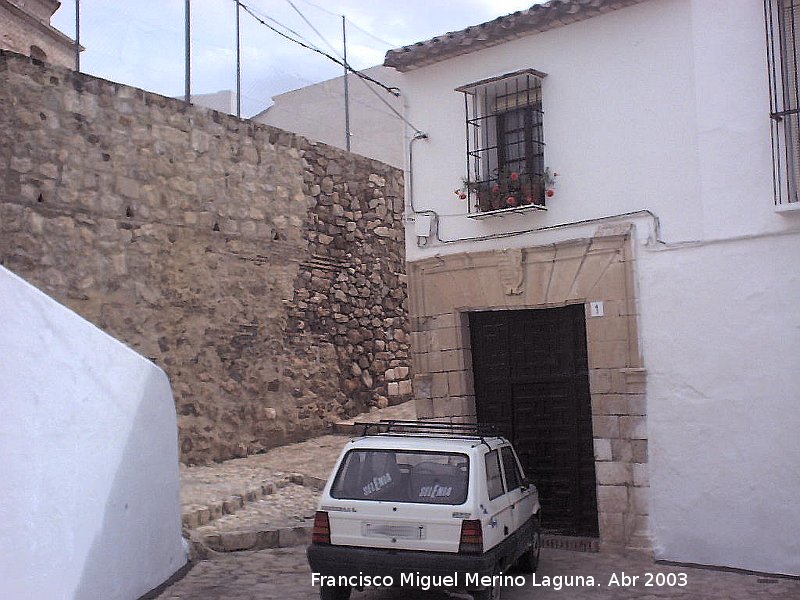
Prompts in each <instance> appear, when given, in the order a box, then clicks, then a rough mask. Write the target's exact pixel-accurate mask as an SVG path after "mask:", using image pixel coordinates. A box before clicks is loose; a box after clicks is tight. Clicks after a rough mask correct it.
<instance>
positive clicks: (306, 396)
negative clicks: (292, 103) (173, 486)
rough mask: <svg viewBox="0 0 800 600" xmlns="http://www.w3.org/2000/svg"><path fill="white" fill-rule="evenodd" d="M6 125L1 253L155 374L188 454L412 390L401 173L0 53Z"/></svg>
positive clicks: (310, 428) (207, 457)
mask: <svg viewBox="0 0 800 600" xmlns="http://www.w3.org/2000/svg"><path fill="white" fill-rule="evenodd" d="M0 137H2V140H3V143H2V144H1V145H0V264H3V265H5V266H6V267H7V268H9V269H11V270H13V271H15V272H17V273H18V274H20V275H22V276H23V277H25V278H26V279H28V280H29V281H31V282H32V283H34V284H35V285H37V286H38V287H40V288H41V289H42V290H44V291H45V292H47V293H48V294H50V295H52V296H53V297H55V298H56V299H58V300H59V301H60V302H63V303H64V304H66V305H68V306H69V307H70V308H72V309H73V310H75V311H76V312H78V313H79V314H81V315H82V316H84V317H85V318H87V319H89V320H91V321H92V322H94V323H96V324H97V325H98V326H99V327H101V328H102V329H104V330H106V331H108V332H109V333H110V334H112V335H114V336H115V337H117V338H119V339H121V340H123V341H125V342H126V343H128V344H130V345H131V346H132V347H134V348H135V349H136V350H138V351H139V352H141V353H142V354H144V355H145V356H148V357H150V358H151V359H152V360H154V361H155V362H156V363H157V364H159V365H160V366H162V367H163V368H164V369H165V370H166V371H167V373H168V374H169V376H170V378H171V380H172V384H173V390H174V393H175V402H176V406H177V411H178V415H179V425H180V443H181V453H182V460H183V461H185V462H188V463H198V462H208V461H211V460H223V459H226V458H231V457H236V456H243V455H246V454H252V453H255V452H259V451H261V450H263V449H265V448H269V447H272V446H275V445H278V444H281V443H285V442H288V441H295V440H299V439H303V438H306V437H309V436H310V435H312V434H314V433H318V432H320V431H322V430H323V429H324V428H325V427H326V425H327V424H328V423H330V422H331V421H332V420H334V419H337V418H339V417H341V416H343V415H353V414H356V413H357V412H360V411H363V410H365V409H366V408H367V407H369V406H371V405H378V406H385V405H386V404H388V403H389V401H390V400H391V401H392V403H395V401H396V400H397V401H399V400H402V399H406V398H409V397H410V396H411V383H410V373H409V368H410V360H409V346H408V332H409V324H408V318H407V301H406V276H405V271H404V248H403V237H404V234H403V222H402V216H403V188H402V172H401V171H399V170H397V169H394V168H392V167H390V166H388V165H385V164H382V163H379V162H376V161H373V160H369V159H366V158H364V157H361V156H357V155H354V154H349V153H347V152H344V151H341V150H338V149H335V148H332V147H329V146H326V145H323V144H319V143H314V142H310V141H308V140H306V139H304V138H302V137H300V136H298V135H295V134H292V133H288V132H285V131H282V130H279V129H275V128H272V127H269V126H262V125H256V124H254V123H252V122H250V121H246V120H239V119H237V118H235V117H233V116H230V115H224V114H221V113H218V112H215V111H209V110H205V109H202V108H197V107H192V106H189V107H187V106H185V105H184V104H183V103H182V102H181V101H179V100H173V99H169V98H165V97H162V96H159V95H156V94H152V93H148V92H144V91H142V90H139V89H135V88H131V87H127V86H123V85H120V84H116V83H112V82H109V81H105V80H102V79H98V78H94V77H90V76H87V75H84V74H80V73H75V72H72V71H70V70H67V69H64V68H60V67H55V66H52V65H47V64H44V63H42V62H40V61H37V60H35V59H30V58H28V57H24V56H21V55H18V54H14V53H11V52H6V51H2V52H0ZM76 343H80V340H76ZM64 401H65V402H75V401H77V399H74V398H65V399H64ZM109 410H113V407H109Z"/></svg>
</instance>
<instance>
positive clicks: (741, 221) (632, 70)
mask: <svg viewBox="0 0 800 600" xmlns="http://www.w3.org/2000/svg"><path fill="white" fill-rule="evenodd" d="M523 68H534V69H538V70H541V71H544V72H546V73H548V77H547V78H546V79H545V81H544V84H543V103H544V111H545V117H544V131H545V141H546V142H547V147H546V150H545V162H546V164H547V165H548V166H550V168H551V169H553V170H555V171H557V172H559V173H561V177H559V179H558V184H557V193H556V196H555V198H553V199H550V200H548V208H549V210H548V212H547V213H527V214H523V215H515V216H506V217H503V218H502V219H489V220H485V221H479V222H475V221H472V220H469V219H466V218H465V217H464V213H465V212H466V207H465V206H464V205H463V203H461V202H460V201H459V200H458V199H457V198H456V197H455V195H454V194H453V189H454V188H457V187H459V185H460V181H461V178H462V177H463V176H464V174H465V156H464V155H465V142H464V139H463V131H464V106H463V96H462V95H461V94H460V93H457V92H454V91H452V90H454V88H456V87H458V86H459V85H463V84H466V83H469V82H472V81H477V80H480V79H483V78H487V77H492V76H496V75H501V74H503V73H508V72H512V71H515V70H518V69H523ZM766 69H767V67H766V57H765V34H764V22H763V3H762V2H761V1H760V0H657V1H656V0H648V1H646V2H643V3H642V4H638V5H636V6H633V7H629V8H625V9H621V10H618V11H614V12H612V13H608V14H606V15H603V16H599V17H596V18H592V19H589V20H587V21H583V22H579V23H575V24H572V25H568V26H565V27H560V28H557V29H554V30H551V31H548V32H544V33H541V34H536V35H532V36H528V37H526V38H521V39H518V40H515V41H513V42H509V43H506V44H503V45H500V46H497V47H494V48H490V49H487V50H482V51H480V52H478V53H473V54H468V55H466V56H463V57H459V58H455V59H452V60H448V61H445V62H443V63H439V64H435V65H431V66H429V67H424V68H422V69H418V70H414V71H411V72H408V73H406V74H404V75H403V79H404V80H403V81H402V82H401V86H402V87H404V88H405V89H408V90H409V93H410V101H409V111H408V116H409V118H410V120H411V121H412V122H413V123H414V124H415V125H416V126H417V127H420V128H421V129H423V130H424V131H426V132H427V133H428V134H429V135H430V139H429V140H420V141H416V142H414V144H413V152H414V160H413V164H412V165H411V167H412V175H413V189H414V195H413V200H414V204H415V208H417V209H418V210H421V209H432V210H435V211H436V212H437V213H439V233H440V235H441V237H443V238H445V239H456V238H461V237H472V236H485V235H491V234H502V233H508V232H514V231H522V230H531V232H530V233H528V234H526V235H522V236H516V237H501V238H496V239H482V240H473V241H467V242H458V243H452V244H438V243H436V241H435V240H430V242H429V244H428V245H427V246H426V247H424V248H418V247H417V244H416V238H415V236H414V230H413V227H411V226H410V227H408V229H407V256H408V260H409V261H414V260H419V259H421V258H426V257H429V256H431V255H435V254H440V253H441V254H445V253H467V252H472V251H480V250H488V249H497V248H510V247H519V246H532V245H544V244H551V243H557V242H559V241H564V240H567V239H572V238H576V237H588V236H591V235H593V234H594V231H595V230H596V228H597V225H598V222H597V221H591V219H596V218H598V217H601V216H604V215H610V214H618V213H625V212H628V211H637V210H640V209H648V210H649V211H652V213H653V214H654V215H657V217H658V218H659V220H660V224H661V228H660V237H661V240H662V241H665V242H666V243H665V244H662V243H658V244H654V242H653V241H652V238H653V237H655V234H656V232H657V231H656V228H655V225H656V221H655V220H654V219H653V218H652V217H650V216H648V215H646V214H642V213H640V214H638V215H637V216H636V217H635V218H631V219H630V220H631V221H633V222H635V224H636V230H635V239H636V240H637V244H636V247H637V252H636V254H637V257H636V258H637V261H636V267H635V269H636V277H637V286H638V293H639V306H640V311H641V318H640V323H639V325H640V336H641V338H642V339H641V341H642V345H641V348H642V356H643V360H644V364H645V366H646V368H647V372H648V384H647V385H648V388H647V401H648V430H649V436H650V480H651V486H652V496H651V499H652V506H651V507H650V508H651V515H652V534H653V541H654V546H655V551H656V555H657V557H658V558H663V559H669V560H675V561H680V562H696V563H705V564H712V565H726V566H732V567H738V568H744V569H751V570H759V571H768V572H781V573H787V574H794V575H798V574H800V542H798V540H800V519H798V518H797V506H798V501H797V498H800V470H798V457H800V435H798V431H800V408H799V407H800V368H798V367H799V366H800V365H798V357H800V311H799V310H798V309H797V298H800V268H798V266H797V257H798V255H799V254H800V211H796V212H795V213H793V214H785V215H781V214H778V213H776V212H775V210H774V206H773V197H772V165H771V157H770V138H769V116H768V113H769V94H768V84H767V70H766ZM409 187H410V186H407V187H406V189H407V190H409ZM584 220H590V221H589V222H587V223H583V224H581V225H574V226H567V227H563V228H555V229H549V230H547V231H536V229H538V228H541V227H552V226H555V225H560V224H566V223H570V222H574V221H584ZM603 223H608V224H612V223H613V222H607V221H604V222H603ZM792 232H793V233H792ZM648 238H649V239H650V242H651V244H650V245H645V242H646V241H647V240H648ZM653 248H658V249H657V250H656V249H653Z"/></svg>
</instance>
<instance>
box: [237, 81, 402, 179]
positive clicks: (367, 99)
mask: <svg viewBox="0 0 800 600" xmlns="http://www.w3.org/2000/svg"><path fill="white" fill-rule="evenodd" d="M363 72H364V74H366V75H368V76H369V77H372V78H373V79H375V80H377V81H380V82H381V83H384V84H386V85H388V86H397V85H399V83H398V82H399V80H400V76H399V75H398V73H397V71H395V70H394V69H390V68H388V67H384V66H375V67H370V68H369V69H364V71H363ZM347 81H348V86H349V97H350V133H351V136H350V149H351V151H352V152H354V153H355V154H361V155H362V156H367V157H369V158H374V159H375V160H379V161H381V162H384V163H386V164H388V165H392V166H393V167H397V168H398V169H402V168H403V165H404V156H405V152H404V150H403V148H404V145H403V122H402V121H401V120H400V119H399V118H398V117H397V115H396V114H394V113H393V112H392V110H391V109H390V108H389V107H388V106H386V104H384V103H383V102H381V98H382V99H383V100H385V101H386V102H387V103H388V104H389V105H390V106H391V107H392V108H394V110H396V111H397V112H398V113H401V114H402V110H403V102H402V100H401V99H400V98H396V97H395V96H392V95H391V94H389V93H388V92H386V91H384V90H382V89H380V88H379V87H377V86H375V85H373V84H370V83H365V82H363V81H361V80H359V78H358V77H356V76H355V75H350V76H349V77H348V78H347ZM368 86H369V87H368ZM370 87H371V88H372V89H373V90H374V91H375V92H376V93H377V96H376V94H375V93H373V92H372V91H370V89H369V88H370ZM404 92H405V90H404ZM378 96H380V98H379V97H378ZM273 101H274V104H273V105H272V106H270V107H269V108H267V109H266V110H265V111H263V112H261V113H260V114H258V115H256V116H255V117H253V120H254V121H256V122H258V123H266V124H267V125H272V126H274V127H280V128H281V129H285V130H287V131H293V132H295V133H299V134H300V135H303V136H305V137H307V138H309V139H312V140H318V141H321V142H325V143H326V144H329V145H331V146H335V147H337V148H342V149H344V148H345V147H346V142H345V116H344V77H336V78H334V79H329V80H327V81H323V82H321V83H316V84H314V85H309V86H306V87H303V88H300V89H297V90H292V91H291V92H286V93H285V94H280V95H278V96H275V97H274V98H273Z"/></svg>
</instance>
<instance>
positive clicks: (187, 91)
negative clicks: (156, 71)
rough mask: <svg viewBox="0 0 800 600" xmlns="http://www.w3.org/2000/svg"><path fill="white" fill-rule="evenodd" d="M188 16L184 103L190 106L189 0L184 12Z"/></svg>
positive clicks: (190, 38) (190, 37) (190, 50)
mask: <svg viewBox="0 0 800 600" xmlns="http://www.w3.org/2000/svg"><path fill="white" fill-rule="evenodd" d="M184 14H185V16H186V66H185V69H184V70H185V73H184V75H185V78H186V81H185V85H184V101H185V102H186V104H189V103H190V102H191V101H192V87H191V82H192V60H191V52H192V36H191V9H190V8H189V0H186V9H185V10H184Z"/></svg>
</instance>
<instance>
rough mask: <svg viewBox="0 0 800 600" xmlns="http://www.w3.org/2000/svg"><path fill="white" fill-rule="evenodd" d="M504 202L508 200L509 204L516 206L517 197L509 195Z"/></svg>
mask: <svg viewBox="0 0 800 600" xmlns="http://www.w3.org/2000/svg"><path fill="white" fill-rule="evenodd" d="M506 202H508V205H509V206H516V205H517V197H516V196H509V197H508V200H506Z"/></svg>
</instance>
